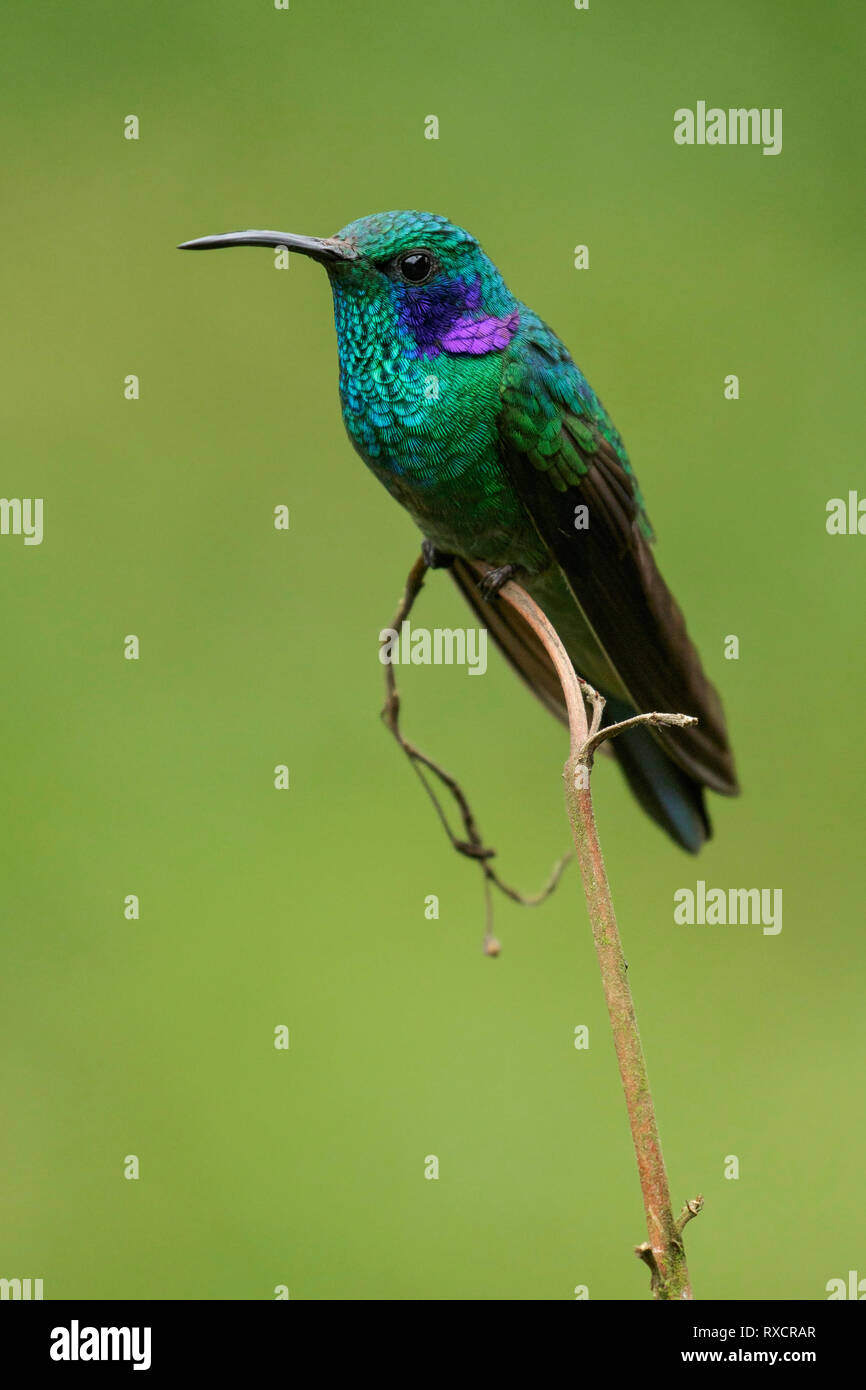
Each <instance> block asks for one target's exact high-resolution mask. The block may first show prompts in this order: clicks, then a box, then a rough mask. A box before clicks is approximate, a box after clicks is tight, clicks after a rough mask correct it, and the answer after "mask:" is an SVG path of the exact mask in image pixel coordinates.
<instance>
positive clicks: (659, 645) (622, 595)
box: [499, 312, 738, 794]
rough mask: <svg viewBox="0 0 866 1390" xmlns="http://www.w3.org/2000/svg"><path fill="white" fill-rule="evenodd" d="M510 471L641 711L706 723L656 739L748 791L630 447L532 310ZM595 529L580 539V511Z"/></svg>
mask: <svg viewBox="0 0 866 1390" xmlns="http://www.w3.org/2000/svg"><path fill="white" fill-rule="evenodd" d="M499 424H500V439H501V450H502V458H503V462H504V464H505V466H506V468H507V470H508V472H509V474H510V476H511V479H512V482H513V483H514V485H515V487H516V488H517V490H518V492H519V494H520V497H521V499H522V501H523V503H524V505H525V507H526V509H527V511H528V512H529V514H530V516H531V517H532V520H533V523H534V525H535V527H536V530H537V531H538V533H539V535H540V537H541V538H542V539H543V540H544V542H545V543H546V544H547V546H548V547H549V548H550V549H551V551H552V552H553V554H554V555H555V557H556V559H557V561H558V563H559V565H560V567H561V569H562V571H563V573H564V575H565V577H566V579H567V580H568V582H569V584H570V586H571V589H572V591H573V593H574V596H575V599H576V601H577V602H578V603H579V605H580V607H581V609H582V610H583V613H584V615H585V617H586V619H587V620H588V622H589V623H590V625H591V627H592V629H593V631H594V632H595V635H596V637H597V639H598V642H599V644H600V645H601V647H602V648H603V649H604V652H605V653H606V655H607V658H608V660H609V662H610V664H611V665H612V666H613V667H614V668H615V670H616V672H617V674H618V675H619V678H620V680H621V681H622V684H623V686H624V687H625V689H626V691H627V692H628V694H629V697H630V699H631V702H632V703H633V705H634V707H635V709H636V710H638V711H639V712H646V711H650V710H662V711H669V712H675V713H680V714H693V715H697V717H698V720H699V723H698V724H697V725H694V726H692V727H690V728H687V729H676V730H671V729H665V728H659V729H657V730H654V733H655V735H656V737H657V738H658V740H659V742H660V743H661V744H662V745H663V747H664V748H665V750H666V752H667V753H668V754H669V755H670V757H671V758H673V759H674V761H675V762H677V763H678V764H679V765H680V766H681V767H682V768H683V769H684V770H685V771H686V772H688V773H689V774H690V775H691V776H692V777H695V778H698V779H699V780H700V781H701V782H703V783H704V784H705V785H707V786H709V787H712V788H713V789H714V790H716V791H719V792H725V793H728V794H733V793H735V792H736V791H737V790H738V788H737V780H736V773H735V770H734V763H733V756H732V754H731V750H730V747H729V745H728V738H727V731H726V729H725V720H724V714H723V712H722V706H721V702H720V700H719V697H718V695H717V694H716V691H715V690H714V689H713V687H712V685H711V684H710V683H709V681H708V680H707V678H706V676H705V675H704V673H703V670H702V668H701V663H700V658H699V656H698V654H697V652H696V650H695V648H694V646H693V645H692V643H691V641H690V639H689V635H688V633H687V631H686V625H685V622H684V620H683V616H682V613H681V612H680V610H679V608H678V607H677V605H676V603H675V601H674V599H673V596H672V595H671V593H670V591H669V590H668V588H667V586H666V584H665V582H664V580H663V579H662V577H661V574H660V573H659V570H658V567H657V566H656V563H655V560H654V559H653V555H652V551H651V549H650V539H651V537H652V531H651V528H650V525H649V521H648V519H647V516H646V512H645V511H644V506H643V499H642V497H641V494H640V490H639V488H638V485H637V481H636V479H635V477H634V475H633V473H632V471H631V467H630V465H629V462H628V459H627V457H626V454H625V450H624V448H623V445H622V441H621V440H620V438H619V435H618V434H617V432H616V430H615V429H614V427H613V425H612V423H611V421H610V419H609V418H608V416H607V414H606V413H605V410H604V407H603V406H602V405H601V403H600V401H599V400H598V398H597V397H596V396H595V394H594V392H593V391H592V389H591V387H590V386H589V385H588V383H587V382H586V381H585V379H584V378H583V376H582V375H581V373H580V372H579V371H578V369H577V367H576V366H575V365H574V363H573V362H572V361H571V358H570V357H569V355H568V353H567V352H566V349H565V348H564V347H563V345H562V344H561V343H560V341H559V339H558V338H557V337H556V336H555V334H553V333H552V332H551V330H550V329H549V328H547V327H546V325H545V324H543V323H541V321H540V320H538V319H536V318H535V316H534V315H532V314H529V313H528V312H526V313H522V314H521V330H520V332H519V333H518V334H517V336H516V337H515V339H514V340H513V342H512V344H511V346H510V348H509V350H508V352H507V353H506V355H505V362H504V364H503V374H502V410H501V413H500V422H499ZM579 504H583V505H584V506H586V507H587V509H588V526H587V528H586V529H585V530H575V527H574V517H575V507H576V506H577V505H579Z"/></svg>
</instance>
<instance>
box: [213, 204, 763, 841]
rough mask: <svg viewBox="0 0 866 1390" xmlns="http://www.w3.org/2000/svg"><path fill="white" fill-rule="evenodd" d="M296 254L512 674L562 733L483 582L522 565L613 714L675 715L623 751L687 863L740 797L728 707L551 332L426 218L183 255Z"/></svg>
mask: <svg viewBox="0 0 866 1390" xmlns="http://www.w3.org/2000/svg"><path fill="white" fill-rule="evenodd" d="M238 244H252V245H283V244H285V245H288V246H290V247H292V246H294V248H295V249H297V250H299V251H302V252H303V254H305V255H310V256H312V257H313V258H314V259H317V260H320V261H321V262H322V263H323V264H324V265H325V267H326V269H327V271H328V275H329V278H330V281H331V287H332V290H333V295H334V313H335V322H336V328H337V343H338V351H339V360H340V396H341V400H342V406H343V419H344V421H345V424H346V428H347V430H348V432H349V436H350V438H351V440H352V443H353V444H354V445H355V448H356V449H357V450H358V452H359V453H360V455H361V457H362V458H363V459H364V461H365V462H366V463H367V464H368V466H369V467H370V469H371V470H372V471H373V472H374V473H375V475H376V476H377V477H378V478H379V479H380V481H381V482H382V483H383V484H384V485H385V487H386V488H387V489H388V491H389V492H390V493H391V495H392V496H393V497H394V498H395V499H396V500H397V501H398V502H400V504H401V505H402V506H404V507H405V508H406V509H407V511H409V512H410V514H411V515H412V516H413V518H414V519H415V521H416V522H417V524H418V526H419V527H420V529H421V531H422V532H423V534H424V536H425V538H426V539H427V541H428V542H429V543H430V544H431V545H432V547H433V548H434V551H435V552H436V553H438V555H440V556H442V557H448V558H449V559H451V560H452V561H453V573H454V577H455V579H456V581H457V583H458V584H459V586H460V587H461V589H462V590H463V592H464V593H465V595H466V597H467V598H468V599H469V602H470V603H471V604H472V605H473V607H474V608H475V609H476V611H477V612H478V613H479V616H480V617H481V620H482V622H484V623H485V625H486V626H487V627H488V628H489V629H490V631H491V632H492V634H493V636H494V637H495V638H496V640H497V641H498V643H499V645H500V646H501V648H502V650H503V652H504V653H505V655H506V656H507V657H508V659H509V661H510V662H511V663H512V665H513V666H514V667H515V669H516V670H517V671H518V672H519V673H520V674H521V676H523V678H524V679H525V680H526V681H527V682H528V683H529V684H530V686H531V687H532V688H533V689H534V690H535V692H536V694H538V695H539V697H540V698H541V699H542V700H543V701H544V703H545V704H546V705H547V706H548V708H550V709H551V710H553V711H554V712H555V713H557V714H558V715H559V716H560V717H562V716H563V714H564V711H563V707H562V698H561V693H560V692H559V689H558V685H557V682H556V679H555V676H554V674H553V672H552V669H551V667H550V664H549V662H548V660H547V658H546V656H545V654H544V652H543V650H542V649H541V648H540V646H539V644H538V642H537V641H536V639H535V638H534V637H533V636H532V634H531V633H530V632H529V630H528V629H527V628H526V627H525V625H524V624H523V623H522V622H521V620H520V619H518V618H517V617H516V616H515V615H514V614H513V612H512V610H511V609H510V608H508V607H506V606H501V605H496V604H491V603H487V602H485V601H484V599H483V598H482V597H481V595H480V593H479V588H478V579H479V577H480V576H481V575H483V574H484V573H485V572H486V570H487V568H488V567H489V566H493V567H494V568H496V569H500V568H504V567H516V568H517V571H518V574H519V578H520V582H521V583H522V584H523V585H524V587H525V588H526V589H527V590H528V591H529V593H530V594H531V595H532V596H533V598H535V599H536V601H537V602H538V603H539V604H540V605H541V607H542V608H543V609H544V611H545V612H546V613H547V615H548V617H549V618H550V620H551V621H552V622H553V624H554V626H555V627H556V628H557V630H558V631H559V634H560V636H561V637H562V639H563V641H564V642H565V644H566V646H567V648H568V651H569V654H570V656H571V658H572V661H573V662H574V665H575V667H576V669H577V670H578V671H579V672H580V674H582V675H583V676H585V677H586V679H588V680H589V681H591V682H592V684H593V685H595V686H597V687H598V689H600V690H601V691H602V693H603V694H604V695H605V696H606V697H607V698H608V702H609V703H608V715H609V717H611V718H617V719H619V718H622V717H625V716H627V715H628V714H631V713H633V712H635V711H639V712H641V711H648V710H653V709H658V710H673V711H677V712H679V713H685V714H694V715H697V716H698V719H699V724H698V725H697V726H695V727H692V728H689V729H685V730H677V731H676V732H672V731H671V730H668V729H664V728H661V729H658V730H655V731H654V732H653V733H650V732H648V731H647V730H646V729H638V730H635V731H633V732H630V733H628V734H625V735H621V736H620V737H619V738H618V739H616V740H615V742H614V745H613V747H614V752H615V755H616V757H617V758H618V760H619V762H620V763H621V765H622V767H623V770H624V771H625V773H626V776H627V778H628V780H629V784H630V786H631V788H632V790H633V791H634V793H635V795H636V796H637V797H638V799H639V800H640V802H641V804H642V805H643V806H644V808H645V809H646V810H647V811H648V812H649V814H650V815H652V816H653V818H654V819H655V820H657V821H658V822H659V823H660V824H661V825H663V826H664V828H665V829H666V830H667V831H668V832H669V833H670V834H671V835H672V836H673V837H674V839H676V840H677V842H678V843H679V844H681V845H683V846H684V847H685V848H687V849H691V850H696V849H698V848H699V847H700V845H701V843H702V842H703V840H704V839H705V838H706V836H707V835H708V834H709V833H710V829H709V821H708V819H707V816H706V812H705V809H704V804H703V787H704V786H708V787H712V788H713V789H715V790H716V791H720V792H725V793H733V792H735V791H736V790H737V787H736V777H735V773H734V766H733V759H732V756H731V752H730V748H729V746H728V742H727V734H726V731H725V724H724V717H723V714H722V710H721V705H720V703H719V700H718V696H717V695H716V693H715V691H714V690H713V688H712V686H711V685H710V684H709V682H708V681H707V680H706V677H705V676H704V674H703V671H702V670H701V665H700V660H699V658H698V655H697V652H696V651H695V649H694V647H693V646H692V644H691V642H690V640H689V637H688V634H687V632H686V629H685V624H684V622H683V619H682V615H681V614H680V611H679V609H678V608H677V606H676V604H675V602H674V600H673V598H672V597H671V595H670V593H669V591H668V590H667V588H666V587H665V584H664V581H663V580H662V578H661V575H660V574H659V572H658V569H657V567H656V565H655V562H654V560H653V556H652V552H651V549H650V542H651V540H652V529H651V527H650V523H649V519H648V517H647V514H646V508H645V506H644V500H643V497H642V495H641V492H640V489H639V487H638V484H637V480H636V478H635V476H634V473H633V472H632V469H631V465H630V463H629V460H628V457H627V455H626V452H625V448H624V446H623V443H622V440H621V439H620V437H619V434H618V433H617V431H616V429H615V427H614V425H613V422H612V421H611V419H610V417H609V416H608V414H607V412H606V411H605V409H604V407H603V406H602V404H601V402H600V401H599V399H598V397H597V396H596V395H595V392H594V391H593V390H592V388H591V386H590V385H589V383H588V382H587V380H586V378H585V377H584V376H583V375H582V373H581V372H580V370H579V369H578V368H577V366H576V365H575V364H574V362H573V361H572V359H571V357H570V355H569V353H568V351H567V349H566V348H565V347H564V345H563V344H562V342H561V341H560V339H559V338H558V337H557V336H556V334H555V333H554V332H553V331H552V330H551V329H550V328H549V327H548V326H547V325H546V324H544V323H543V322H542V321H541V320H540V319H539V318H538V316H537V315H536V314H534V313H533V312H532V310H531V309H528V308H527V307H526V305H524V304H521V303H520V302H519V301H518V300H516V299H515V298H514V296H513V295H512V294H511V292H510V291H509V290H508V288H507V286H506V285H505V282H504V281H503V279H502V276H501V275H500V273H499V271H498V270H497V269H496V267H495V266H494V264H493V263H492V261H490V260H489V258H488V257H487V256H486V255H485V254H484V252H483V251H482V250H481V248H480V246H479V245H478V243H477V242H476V241H475V239H474V238H473V237H472V236H470V234H469V233H468V232H465V231H463V230H462V229H461V228H459V227H455V226H454V225H453V224H452V223H450V222H448V221H447V219H445V218H442V217H438V216H436V215H434V214H431V213H418V212H393V213H384V214H379V215H376V216H373V217H366V218H361V219H360V220H359V221H357V222H354V223H351V224H350V225H349V226H347V227H345V228H344V229H343V230H342V231H341V232H339V233H338V234H337V236H336V237H333V238H323V239H316V238H296V237H293V236H288V235H285V234H282V233H276V232H248V233H232V234H229V235H228V236H226V237H215V238H205V239H203V240H202V241H201V242H198V243H195V242H194V243H189V245H190V246H191V247H193V248H196V247H200V246H218V245H238Z"/></svg>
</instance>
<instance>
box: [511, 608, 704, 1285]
mask: <svg viewBox="0 0 866 1390" xmlns="http://www.w3.org/2000/svg"><path fill="white" fill-rule="evenodd" d="M501 597H502V598H503V599H505V600H506V602H508V603H510V604H511V606H512V607H513V608H515V609H516V610H517V612H518V613H519V614H520V615H521V617H523V618H524V619H525V621H526V622H527V623H528V624H529V626H530V627H531V628H532V630H533V631H534V632H535V634H536V636H537V637H538V638H539V639H540V640H541V642H542V643H543V644H544V647H545V650H546V651H547V654H548V656H549V657H550V659H551V661H552V662H553V665H554V667H555V668H556V673H557V675H558V677H559V681H560V684H561V686H562V692H563V695H564V696H565V703H566V707H567V709H568V727H569V733H570V739H571V747H570V752H569V757H568V760H567V761H566V764H565V769H564V773H563V775H564V779H565V800H566V806H567V809H568V817H569V821H570V822H571V830H572V834H573V836H574V843H575V847H576V849H577V858H578V863H579V865H580V873H581V877H582V879H583V890H584V893H585V895H586V903H587V907H588V909H589V918H590V923H591V925H592V935H593V940H594V942H595V949H596V954H597V956H598V962H599V966H600V968H601V977H602V984H603V986H604V993H605V999H606V1001H607V1009H608V1014H609V1016H610V1023H611V1028H612V1030H613V1041H614V1047H615V1048H616V1056H617V1061H618V1063H619V1072H620V1076H621V1078H622V1084H623V1090H624V1091H625V1103H626V1108H627V1110H628V1117H629V1122H630V1125H631V1133H632V1140H633V1142H634V1149H635V1155H636V1157H637V1166H638V1176H639V1178H640V1186H641V1193H642V1195H643V1203H644V1211H645V1213H646V1222H647V1235H648V1237H649V1239H648V1240H647V1241H646V1242H644V1244H643V1245H640V1246H638V1247H637V1250H636V1253H637V1254H638V1256H639V1257H640V1258H641V1259H643V1260H644V1261H645V1262H646V1263H647V1264H648V1265H649V1266H650V1269H651V1271H652V1278H651V1284H650V1287H651V1290H652V1294H653V1297H655V1298H658V1299H690V1298H691V1297H692V1291H691V1285H690V1283H689V1272H688V1267H687V1265H686V1256H685V1249H684V1246H683V1241H682V1230H683V1227H684V1226H685V1225H686V1223H687V1222H688V1221H690V1220H691V1219H692V1218H693V1217H695V1216H697V1214H698V1212H699V1211H700V1209H701V1206H702V1205H703V1198H700V1197H699V1198H696V1199H695V1200H694V1201H693V1202H690V1203H689V1204H688V1205H687V1206H686V1207H685V1208H684V1209H683V1212H682V1214H681V1216H680V1218H679V1221H675V1220H674V1215H673V1211H672V1209H671V1199H670V1191H669V1189H668V1180H667V1174H666V1172H665V1166H664V1159H663V1157H662V1150H661V1142H660V1140H659V1133H658V1125H657V1124H656V1117H655V1110H654V1108H653V1102H652V1095H651V1093H650V1088H649V1076H648V1074H647V1066H646V1061H645V1059H644V1055H643V1048H642V1046H641V1040H640V1033H639V1032H638V1026H637V1018H636V1016H635V1011H634V1003H633V1001H632V997H631V990H630V988H629V984H628V976H627V966H626V962H625V957H624V956H623V951H622V944H621V942H620V936H619V928H618V927H617V921H616V915H615V913H614V908H613V899H612V897H611V892H610V884H609V883H608V879H607V873H606V872H605V867H604V859H603V858H602V853H601V845H600V844H599V839H598V832H597V830H596V825H595V817H594V815H593V809H592V797H591V793H590V787H589V771H590V769H591V767H592V758H593V752H594V750H595V748H597V747H598V745H599V744H600V743H601V742H602V740H603V739H607V738H614V737H616V735H617V734H619V733H621V732H622V731H623V730H624V729H628V728H632V727H634V726H635V725H636V724H641V723H649V724H653V723H657V724H659V723H661V724H674V725H678V724H679V725H685V724H690V723H693V722H694V720H692V719H691V718H689V717H688V716H685V715H676V714H674V715H670V714H661V715H660V714H649V715H638V716H636V717H635V718H634V719H626V720H623V721H622V723H620V724H614V725H611V726H610V727H608V728H606V729H601V727H600V725H601V715H602V710H603V708H604V701H603V699H602V697H601V696H600V695H599V694H598V692H597V691H595V690H593V689H592V687H591V686H589V685H587V683H586V681H583V680H581V679H580V677H579V676H577V675H576V674H575V671H574V667H573V666H572V664H571V661H570V659H569V656H568V653H567V652H566V650H565V648H564V647H563V645H562V642H561V641H560V639H559V637H558V635H557V633H556V631H555V629H554V628H553V626H552V625H551V623H550V622H549V621H548V619H547V618H546V617H545V615H544V613H542V611H541V609H540V608H539V607H538V605H537V604H536V603H535V602H534V601H533V600H532V599H531V598H530V597H529V595H528V594H527V593H526V592H525V590H523V589H521V588H520V587H519V585H517V584H515V583H514V582H513V581H511V582H509V583H508V584H505V585H504V586H503V588H502V590H501ZM585 701H587V702H588V703H589V705H590V708H591V724H590V725H589V726H588V725H587V717H586V705H585Z"/></svg>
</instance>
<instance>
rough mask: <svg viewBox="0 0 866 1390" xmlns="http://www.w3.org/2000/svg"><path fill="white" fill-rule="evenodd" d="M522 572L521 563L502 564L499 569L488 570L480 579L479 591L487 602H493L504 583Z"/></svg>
mask: <svg viewBox="0 0 866 1390" xmlns="http://www.w3.org/2000/svg"><path fill="white" fill-rule="evenodd" d="M519 573H520V566H519V565H500V567H499V569H496V570H488V571H487V573H486V574H485V575H483V576H482V578H481V579H479V581H478V591H479V593H480V594H481V597H482V598H483V599H484V600H485V602H486V603H492V602H493V600H494V599H495V598H496V597H497V595H498V594H499V590H500V589H501V588H502V586H503V584H507V583H508V581H509V579H514V578H515V577H516V576H517V575H518V574H519Z"/></svg>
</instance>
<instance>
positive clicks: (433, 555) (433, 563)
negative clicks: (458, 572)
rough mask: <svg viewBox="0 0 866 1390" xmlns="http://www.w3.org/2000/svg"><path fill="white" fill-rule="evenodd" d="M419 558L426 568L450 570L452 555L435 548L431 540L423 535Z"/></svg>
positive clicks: (452, 562)
mask: <svg viewBox="0 0 866 1390" xmlns="http://www.w3.org/2000/svg"><path fill="white" fill-rule="evenodd" d="M421 558H422V560H423V561H424V564H425V565H426V566H427V568H428V570H450V568H451V566H452V565H453V564H454V556H453V555H449V554H447V552H446V551H444V550H437V549H436V547H435V545H434V544H433V542H432V541H428V540H427V537H426V536H425V537H424V539H423V541H422V542H421Z"/></svg>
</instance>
